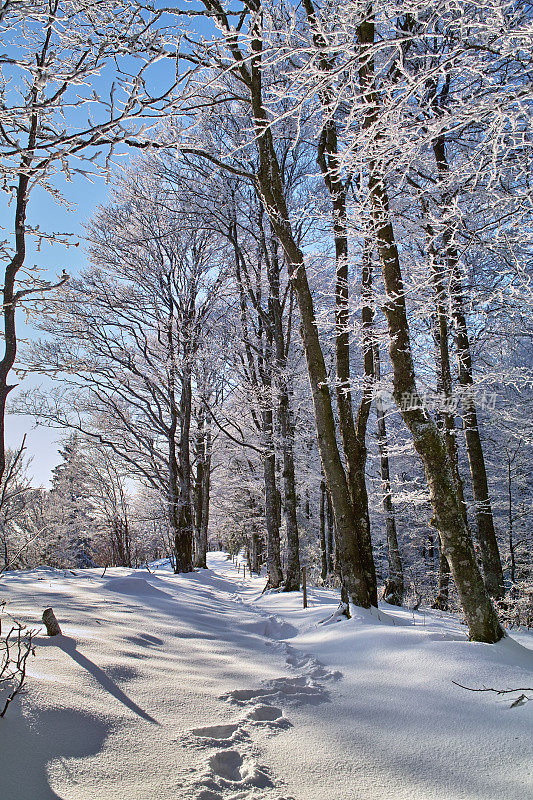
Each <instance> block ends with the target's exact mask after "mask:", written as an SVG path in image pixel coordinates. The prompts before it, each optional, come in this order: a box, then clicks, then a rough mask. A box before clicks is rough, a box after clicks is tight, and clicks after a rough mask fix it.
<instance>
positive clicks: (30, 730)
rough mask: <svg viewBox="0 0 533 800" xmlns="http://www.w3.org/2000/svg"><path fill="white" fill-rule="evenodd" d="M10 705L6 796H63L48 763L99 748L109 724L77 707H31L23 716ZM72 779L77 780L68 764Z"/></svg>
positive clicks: (55, 799)
mask: <svg viewBox="0 0 533 800" xmlns="http://www.w3.org/2000/svg"><path fill="white" fill-rule="evenodd" d="M17 701H18V698H17V699H16V700H15V702H14V703H13V706H12V707H11V708H10V712H11V713H10V717H9V718H6V720H5V721H4V720H2V722H4V724H6V731H5V737H6V738H5V740H3V741H2V746H1V753H0V759H1V770H0V789H1V796H2V797H3V798H5V800H62V798H61V797H60V796H59V795H58V794H56V792H54V790H53V789H52V788H51V786H50V783H49V781H48V775H47V765H48V764H49V763H51V762H54V761H57V760H58V759H60V760H61V761H62V762H63V760H64V759H66V758H67V759H68V758H83V757H86V756H91V755H94V754H96V753H98V752H99V751H100V749H101V748H102V745H103V743H104V741H105V739H106V737H107V736H108V734H109V733H110V730H111V728H110V725H109V724H108V723H107V724H106V723H105V722H103V721H102V720H100V719H98V718H97V717H95V716H93V715H92V714H84V713H82V712H80V711H77V710H74V709H65V708H53V709H48V710H46V711H40V710H36V709H30V713H29V716H23V715H22V713H20V712H21V710H20V708H18V707H17ZM15 712H17V713H15ZM64 768H65V771H67V778H68V781H69V783H72V782H74V783H75V778H73V776H72V774H71V773H70V772H69V771H68V767H67V766H66V765H64Z"/></svg>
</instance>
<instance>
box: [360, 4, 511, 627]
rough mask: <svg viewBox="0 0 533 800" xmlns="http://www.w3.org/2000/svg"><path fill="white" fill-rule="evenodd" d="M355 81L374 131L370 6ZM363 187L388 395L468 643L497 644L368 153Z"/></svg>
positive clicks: (385, 204)
mask: <svg viewBox="0 0 533 800" xmlns="http://www.w3.org/2000/svg"><path fill="white" fill-rule="evenodd" d="M358 41H359V45H360V51H359V58H360V64H359V81H360V88H361V96H362V97H363V99H364V101H365V104H366V111H365V113H364V118H363V128H364V129H368V128H370V127H373V126H374V124H375V122H376V121H377V118H378V113H379V97H378V94H377V91H376V90H375V87H374V63H373V55H372V47H373V44H374V22H373V16H372V11H371V7H370V6H367V9H366V19H365V20H364V21H362V22H361V23H360V25H359V28H358ZM367 166H368V188H369V193H370V202H371V209H372V212H371V213H372V221H373V227H374V236H375V238H376V242H377V248H378V252H379V255H380V260H381V264H382V271H383V279H384V284H385V291H386V295H387V300H386V303H385V307H384V312H385V315H386V318H387V325H388V329H389V337H390V358H391V363H392V367H393V394H394V399H395V401H396V403H397V404H398V406H399V408H400V411H401V414H402V417H403V420H404V422H405V424H406V425H407V427H408V429H409V431H410V433H411V436H412V438H413V444H414V446H415V449H416V451H417V453H418V454H419V456H420V458H421V460H422V463H423V465H424V470H425V474H426V479H427V483H428V487H429V492H430V497H431V503H432V506H433V513H434V524H435V526H436V528H437V530H438V531H439V535H440V539H441V542H442V547H443V551H444V554H445V556H446V557H447V559H448V562H449V564H450V568H451V571H452V574H453V577H454V580H455V584H456V586H457V591H458V593H459V597H460V600H461V604H462V606H463V610H464V613H465V617H466V621H467V624H468V627H469V632H470V638H471V639H473V640H476V641H482V642H497V641H498V640H499V639H501V637H502V636H503V635H504V632H503V630H502V628H501V627H500V624H499V622H498V618H497V616H496V612H495V611H494V608H493V607H492V604H491V601H490V597H489V595H488V594H487V591H486V589H485V586H484V583H483V579H482V577H481V573H480V572H479V569H478V566H477V562H476V558H475V553H474V548H473V545H472V540H471V538H470V536H469V532H468V530H467V529H466V527H465V524H464V519H463V515H462V509H461V505H460V502H459V498H458V496H457V490H456V487H455V483H454V479H453V474H452V467H451V464H450V459H449V457H448V453H447V450H446V445H445V443H444V440H443V437H442V436H441V434H440V433H439V431H438V429H437V427H436V425H435V423H434V421H433V420H432V418H431V417H430V416H429V414H428V412H427V410H426V409H425V408H424V407H423V405H422V402H421V398H420V396H419V394H418V390H417V386H416V380H415V372H414V364H413V358H412V353H411V343H410V337H409V323H408V320H407V309H406V304H405V293H404V286H403V280H402V272H401V266H400V259H399V255H398V249H397V246H396V241H395V238H394V231H393V227H392V223H391V218H390V210H389V200H388V195H387V189H386V186H385V181H384V178H383V174H382V171H381V166H380V163H379V162H378V161H377V160H376V158H374V157H373V156H372V154H369V157H368V164H367Z"/></svg>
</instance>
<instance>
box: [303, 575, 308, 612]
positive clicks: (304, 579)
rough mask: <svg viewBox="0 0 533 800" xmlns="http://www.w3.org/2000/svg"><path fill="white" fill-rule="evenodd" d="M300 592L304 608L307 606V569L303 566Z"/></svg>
mask: <svg viewBox="0 0 533 800" xmlns="http://www.w3.org/2000/svg"><path fill="white" fill-rule="evenodd" d="M302 594H303V600H304V608H307V569H306V568H305V567H302Z"/></svg>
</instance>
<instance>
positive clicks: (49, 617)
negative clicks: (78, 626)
mask: <svg viewBox="0 0 533 800" xmlns="http://www.w3.org/2000/svg"><path fill="white" fill-rule="evenodd" d="M43 622H44V624H45V625H46V633H47V634H48V636H59V635H60V634H61V628H60V627H59V622H58V621H57V619H56V617H55V614H54V611H53V609H52V608H45V609H44V611H43Z"/></svg>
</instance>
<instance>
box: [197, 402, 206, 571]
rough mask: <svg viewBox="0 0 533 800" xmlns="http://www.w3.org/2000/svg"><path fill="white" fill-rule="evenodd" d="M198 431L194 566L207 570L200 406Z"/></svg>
mask: <svg viewBox="0 0 533 800" xmlns="http://www.w3.org/2000/svg"><path fill="white" fill-rule="evenodd" d="M197 425H198V430H197V434H196V447H195V450H196V476H195V482H194V533H195V537H194V538H195V542H196V558H195V566H196V567H199V568H201V569H206V568H207V562H206V558H207V539H206V538H205V536H204V533H206V532H207V529H206V528H205V526H204V519H203V517H204V512H205V505H206V499H205V496H204V494H205V488H206V469H207V465H206V460H207V459H206V431H205V407H204V406H201V407H200V408H199V410H198V415H197Z"/></svg>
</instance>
